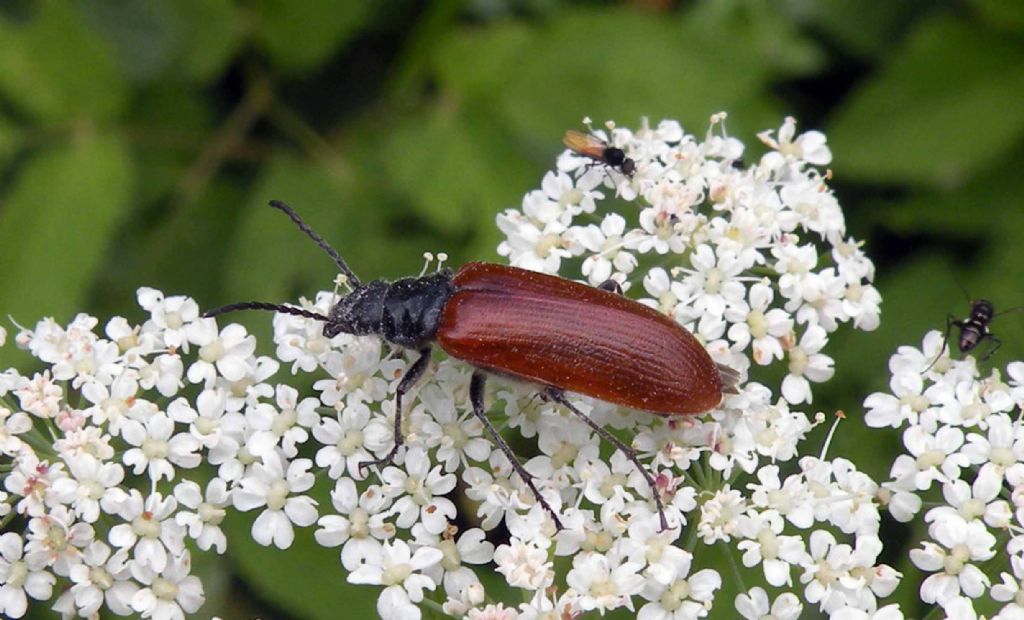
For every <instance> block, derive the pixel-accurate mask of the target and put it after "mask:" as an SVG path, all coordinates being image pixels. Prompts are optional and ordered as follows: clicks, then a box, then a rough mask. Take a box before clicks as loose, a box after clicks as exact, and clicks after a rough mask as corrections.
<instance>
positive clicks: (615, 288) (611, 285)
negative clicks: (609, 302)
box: [597, 278, 622, 295]
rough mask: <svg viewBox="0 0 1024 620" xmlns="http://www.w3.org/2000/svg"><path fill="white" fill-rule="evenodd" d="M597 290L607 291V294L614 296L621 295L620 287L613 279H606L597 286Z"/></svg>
mask: <svg viewBox="0 0 1024 620" xmlns="http://www.w3.org/2000/svg"><path fill="white" fill-rule="evenodd" d="M597 288H599V289H601V290H602V291H608V292H609V293H615V294H616V295H622V285H621V284H619V283H618V281H616V280H615V279H614V278H608V279H607V280H605V281H604V282H602V283H600V284H598V285H597Z"/></svg>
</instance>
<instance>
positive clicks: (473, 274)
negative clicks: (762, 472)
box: [437, 263, 722, 414]
mask: <svg viewBox="0 0 1024 620" xmlns="http://www.w3.org/2000/svg"><path fill="white" fill-rule="evenodd" d="M454 285H455V293H454V294H453V295H452V297H451V298H450V299H449V301H448V303H447V305H446V306H445V309H444V314H443V317H442V319H441V327H440V329H439V330H438V335H437V336H438V344H439V345H440V346H441V348H442V349H444V350H445V351H446V352H447V353H448V354H449V355H451V356H453V357H456V358H459V359H461V360H464V361H466V362H468V363H470V364H473V365H475V366H478V367H480V368H484V369H487V370H492V371H495V372H499V373H502V374H506V375H511V376H513V377H517V378H520V379H524V380H527V381H531V382H534V383H539V384H543V385H548V386H553V387H557V388H561V389H564V390H567V391H570V392H577V393H580V394H586V395H588V396H593V397H595V398H599V399H601V400H605V401H608V402H612V403H615V404H619V405H623V406H626V407H632V408H635V409H642V410H645V411H651V412H654V413H661V414H686V413H700V412H703V411H707V410H709V409H711V408H713V407H715V406H717V405H718V403H719V402H720V401H721V397H722V385H721V379H720V377H719V373H718V370H717V368H716V366H715V364H714V362H713V361H712V360H711V357H710V356H709V355H708V353H707V351H706V350H705V349H704V347H703V346H702V345H701V344H700V343H699V342H698V341H697V340H696V338H694V337H693V335H692V334H690V333H689V332H688V331H686V330H685V329H683V328H682V327H680V326H679V325H677V324H676V323H675V322H674V321H672V320H671V319H669V318H667V317H665V316H663V315H661V314H660V313H658V312H657V311H655V310H653V309H651V308H648V307H646V306H644V305H642V304H639V303H637V302H635V301H632V300H629V299H627V298H625V297H621V296H619V295H616V294H614V293H609V292H607V291H602V290H600V289H596V288H593V287H590V286H586V285H584V284H579V283H576V282H572V281H569V280H564V279H562V278H556V277H554V276H549V275H545V274H539V273H534V272H531V271H525V270H523V269H517V268H514V267H506V266H502V265H491V264H485V263H474V264H470V265H467V266H465V267H463V268H462V270H460V271H459V273H458V274H457V275H456V277H455V280H454Z"/></svg>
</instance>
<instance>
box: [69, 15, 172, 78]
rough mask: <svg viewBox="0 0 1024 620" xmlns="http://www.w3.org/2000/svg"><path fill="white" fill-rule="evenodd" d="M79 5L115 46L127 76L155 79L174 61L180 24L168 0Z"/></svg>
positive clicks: (120, 63)
mask: <svg viewBox="0 0 1024 620" xmlns="http://www.w3.org/2000/svg"><path fill="white" fill-rule="evenodd" d="M78 7H79V9H80V11H81V12H82V14H83V15H84V16H85V17H86V18H87V19H88V20H89V24H90V25H91V26H92V28H93V29H94V30H95V31H96V32H98V33H99V34H100V35H101V36H102V37H103V38H104V39H106V41H107V43H108V44H109V45H110V47H111V48H112V49H113V50H114V55H115V57H116V59H117V63H118V65H120V67H121V70H122V72H123V74H124V75H125V77H127V78H128V79H129V80H131V81H133V82H137V83H145V82H149V81H152V80H155V79H157V78H158V77H159V76H160V75H161V74H162V73H163V72H164V71H165V69H167V68H168V67H169V66H170V65H171V63H172V62H173V61H174V56H175V53H176V50H177V49H178V46H179V45H180V44H181V42H180V36H179V33H180V32H181V31H182V26H183V25H182V24H181V22H180V21H179V20H178V19H176V16H175V15H174V12H173V11H172V8H171V3H170V0H147V1H146V2H136V1H135V0H85V1H83V2H80V3H79V4H78Z"/></svg>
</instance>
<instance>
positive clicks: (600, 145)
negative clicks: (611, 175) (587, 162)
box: [562, 129, 636, 177]
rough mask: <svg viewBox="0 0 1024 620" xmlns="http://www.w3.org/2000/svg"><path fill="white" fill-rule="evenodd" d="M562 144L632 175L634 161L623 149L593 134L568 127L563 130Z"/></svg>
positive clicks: (634, 169) (629, 175) (634, 170)
mask: <svg viewBox="0 0 1024 620" xmlns="http://www.w3.org/2000/svg"><path fill="white" fill-rule="evenodd" d="M562 144H564V145H565V147H566V148H567V149H569V150H570V151H573V152H575V153H577V154H579V155H583V156H584V157H589V158H590V159H593V160H595V161H598V162H601V163H603V164H605V165H606V166H608V167H609V168H615V169H616V170H618V171H619V172H621V173H622V174H624V175H626V176H627V177H631V176H633V173H634V172H636V162H635V161H633V160H632V159H630V158H628V157H626V152H625V151H623V150H622V149H620V148H618V147H615V146H612V145H610V144H608V143H607V142H605V141H604V140H602V139H601V138H598V137H597V136H595V135H593V134H589V133H583V132H582V131H576V130H574V129H570V130H569V131H567V132H565V136H564V137H563V138H562Z"/></svg>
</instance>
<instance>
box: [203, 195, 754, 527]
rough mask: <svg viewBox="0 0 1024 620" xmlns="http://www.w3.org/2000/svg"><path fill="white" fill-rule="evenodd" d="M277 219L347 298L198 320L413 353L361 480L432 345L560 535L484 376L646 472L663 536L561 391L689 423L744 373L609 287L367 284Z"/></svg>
mask: <svg viewBox="0 0 1024 620" xmlns="http://www.w3.org/2000/svg"><path fill="white" fill-rule="evenodd" d="M270 206H271V207H273V208H275V209H279V210H280V211H283V212H284V213H285V214H286V215H288V217H289V218H291V220H292V221H293V222H295V224H296V225H297V226H298V227H299V228H300V229H301V230H302V231H303V232H304V233H305V234H306V235H307V236H309V237H310V238H311V239H313V241H315V242H316V244H317V245H319V246H320V248H321V249H323V250H324V251H325V252H326V253H327V254H328V255H329V256H330V257H331V258H332V259H333V260H334V263H335V265H337V267H338V269H339V271H340V272H341V274H342V275H343V276H344V277H345V278H346V279H347V281H348V283H349V285H350V286H351V288H352V291H351V292H350V293H349V294H347V295H346V296H344V297H342V298H341V299H339V300H338V301H337V302H336V303H335V304H334V305H333V306H332V307H331V309H330V311H329V313H328V314H326V315H324V314H321V313H318V312H312V311H309V310H305V309H302V308H296V307H294V306H288V305H284V304H273V303H266V302H259V301H243V302H238V303H233V304H229V305H226V306H222V307H219V308H216V309H213V310H210V311H208V312H206V313H205V314H204V316H206V317H213V316H217V315H220V314H224V313H226V312H233V311H236V310H249V309H255V310H271V311H276V312H281V313H285V314H291V315H296V316H303V317H307V318H311V319H315V320H317V321H322V322H323V324H324V327H323V333H324V336H326V337H328V338H333V337H334V336H336V335H338V334H343V333H344V334H353V335H356V336H364V335H374V336H379V337H381V338H383V339H384V340H386V341H387V342H390V343H392V344H395V345H398V346H399V347H404V348H406V349H412V350H415V351H417V352H418V353H419V355H418V357H417V358H416V360H415V361H414V362H413V363H412V365H411V366H410V367H409V369H408V370H407V371H406V372H405V374H404V375H403V376H402V378H401V379H400V380H399V382H398V387H397V389H396V390H395V421H394V425H395V427H394V436H395V443H394V445H393V447H392V448H391V450H390V451H389V452H388V453H387V454H386V455H385V456H384V457H382V458H378V459H375V460H372V461H367V462H363V463H360V465H359V467H360V471H364V470H365V468H366V467H369V466H373V465H385V464H388V463H390V462H391V461H392V460H393V459H394V458H395V455H396V454H397V452H398V450H399V448H400V447H401V446H402V443H403V437H402V432H401V424H402V400H403V397H404V396H405V395H406V394H407V393H408V392H409V391H410V390H411V389H412V387H413V386H414V385H415V384H416V382H417V381H418V380H419V379H420V378H421V377H422V376H423V375H424V373H425V372H426V369H427V367H428V365H429V362H430V356H431V347H432V344H434V343H436V344H437V345H438V346H439V347H440V348H441V349H442V350H443V351H444V352H445V353H447V354H448V355H449V356H451V357H453V358H456V359H459V360H462V361H464V362H467V363H468V364H470V365H472V366H474V367H475V368H476V370H475V371H474V372H473V375H472V378H471V380H470V389H469V393H470V402H471V404H472V407H473V413H474V414H475V415H476V416H477V417H478V418H479V419H480V421H481V422H482V423H483V426H484V428H485V429H487V431H488V433H489V434H490V435H491V437H492V438H493V439H494V441H495V443H496V444H497V445H498V447H499V448H500V449H501V450H502V451H503V452H504V453H505V455H506V456H507V457H508V459H509V462H510V463H511V464H512V466H513V468H514V469H515V471H516V473H517V474H518V475H519V476H520V477H521V478H522V480H523V482H524V483H525V484H526V486H527V487H528V488H529V489H530V491H531V492H532V493H533V495H534V497H535V498H536V499H537V501H538V502H539V503H540V504H541V506H542V507H543V508H544V509H545V510H546V511H547V512H548V513H549V514H550V515H551V517H552V518H553V520H554V522H555V525H556V527H558V528H559V529H561V528H562V524H561V521H560V520H559V518H558V515H557V514H556V513H555V511H554V510H553V509H552V508H551V506H550V505H549V504H548V502H547V500H545V499H544V497H543V496H542V495H541V494H540V492H539V491H538V489H537V487H536V485H535V484H534V482H533V478H532V476H531V475H530V474H529V473H528V472H527V471H526V469H525V468H524V467H523V466H522V464H520V463H519V461H518V459H517V458H516V457H515V455H514V453H513V452H512V449H511V448H510V447H509V445H508V443H507V442H506V441H505V440H504V439H503V438H502V437H501V435H500V434H499V433H498V431H497V430H496V429H495V428H494V426H493V425H492V424H491V422H490V420H488V418H487V415H486V408H485V406H484V386H485V381H486V375H487V373H492V374H496V375H500V376H504V377H508V378H511V379H514V380H520V381H527V382H530V383H532V384H535V385H537V386H538V388H539V390H540V395H541V396H542V398H544V399H546V400H550V401H552V402H555V403H557V404H559V405H562V406H564V407H565V408H567V409H568V410H569V411H571V412H572V413H573V414H575V415H577V416H579V418H580V419H581V420H583V421H584V422H585V423H586V424H587V425H588V426H590V427H591V428H592V429H593V430H594V431H595V432H597V433H598V435H600V436H601V437H603V438H604V439H605V440H607V441H608V442H610V443H611V444H612V445H614V446H615V447H616V448H617V449H618V450H620V451H622V453H623V454H624V455H625V456H626V457H628V458H629V459H630V460H631V461H632V462H633V464H634V465H635V466H636V467H637V469H638V470H639V471H640V473H641V474H643V476H644V478H645V480H646V481H647V484H648V485H649V486H650V488H651V493H652V496H653V498H654V501H655V504H656V506H657V508H658V514H659V517H660V520H661V526H662V529H663V530H664V529H668V524H667V521H666V519H665V512H664V506H663V504H662V501H661V497H660V494H659V493H658V492H657V490H656V487H655V481H654V479H653V477H652V476H651V474H650V472H648V471H647V469H646V468H645V467H644V466H643V465H642V464H641V463H640V460H639V459H638V458H637V455H636V452H635V451H634V450H633V449H632V448H631V447H629V446H627V445H626V444H625V443H623V442H622V441H621V440H620V439H619V438H618V437H616V436H615V435H613V434H611V433H610V432H608V431H607V430H606V429H604V428H602V427H601V426H600V425H599V424H597V423H596V422H594V421H593V420H592V419H591V418H590V417H589V416H587V415H586V414H584V413H583V412H582V411H580V410H579V409H578V408H577V407H576V406H575V405H573V404H572V403H571V402H570V401H569V400H568V398H567V397H566V393H567V392H575V393H579V394H584V395H587V396H591V397H594V398H597V399H600V400H603V401H606V402H609V403H613V404H616V405H621V406H623V407H629V408H632V409H640V410H644V411H648V412H651V413H654V414H657V415H662V416H674V415H691V414H698V413H703V412H706V411H709V410H711V409H713V408H715V407H717V406H718V405H719V404H720V403H721V401H722V398H723V393H735V392H736V383H737V380H738V378H739V374H738V373H737V372H736V371H735V370H733V369H731V368H728V367H725V366H721V365H718V364H716V363H715V362H714V361H713V360H712V359H711V356H710V355H708V352H707V351H706V350H705V349H704V347H703V346H702V345H701V344H700V342H699V341H698V340H697V339H696V338H695V337H694V336H693V334H691V333H690V332H688V331H687V330H686V329H684V328H683V327H681V326H680V325H679V324H678V323H676V322H675V321H673V320H672V319H670V318H668V317H666V316H665V315H663V314H661V313H660V312H658V311H657V310H654V309H653V308H650V307H648V306H645V305H643V304H641V303H639V302H636V301H633V300H630V299H628V298H626V297H624V296H622V294H621V289H619V288H618V285H617V284H616V283H614V281H609V282H607V283H605V284H603V285H602V286H600V287H591V286H587V285H585V284H581V283H578V282H573V281H571V280H566V279H564V278H559V277H556V276H551V275H547V274H542V273H537V272H533V271H527V270H525V269H519V268H516V267H509V266H505V265H498V264H493V263H479V262H477V263H468V264H466V265H465V266H463V267H462V268H461V269H459V270H458V272H453V271H452V270H450V269H443V270H439V271H437V272H435V273H431V274H427V275H420V276H417V277H409V278H402V279H399V280H395V281H393V282H387V281H384V280H374V281H372V282H368V283H365V284H364V283H363V282H362V281H361V280H360V279H359V278H358V277H357V276H356V274H355V273H354V272H353V271H352V270H351V269H350V268H349V266H348V264H346V262H345V261H344V259H342V257H341V256H340V255H339V254H338V253H337V252H336V251H335V250H334V248H332V247H331V246H330V245H329V244H328V243H327V242H326V241H324V240H323V238H322V237H320V235H318V234H317V233H316V232H314V231H313V230H312V229H311V228H310V227H309V226H308V225H307V224H306V223H305V222H303V221H302V219H301V218H300V217H299V216H298V214H296V213H295V211H293V210H292V209H291V207H289V206H288V205H286V204H284V203H283V202H280V201H277V200H274V201H271V202H270Z"/></svg>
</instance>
